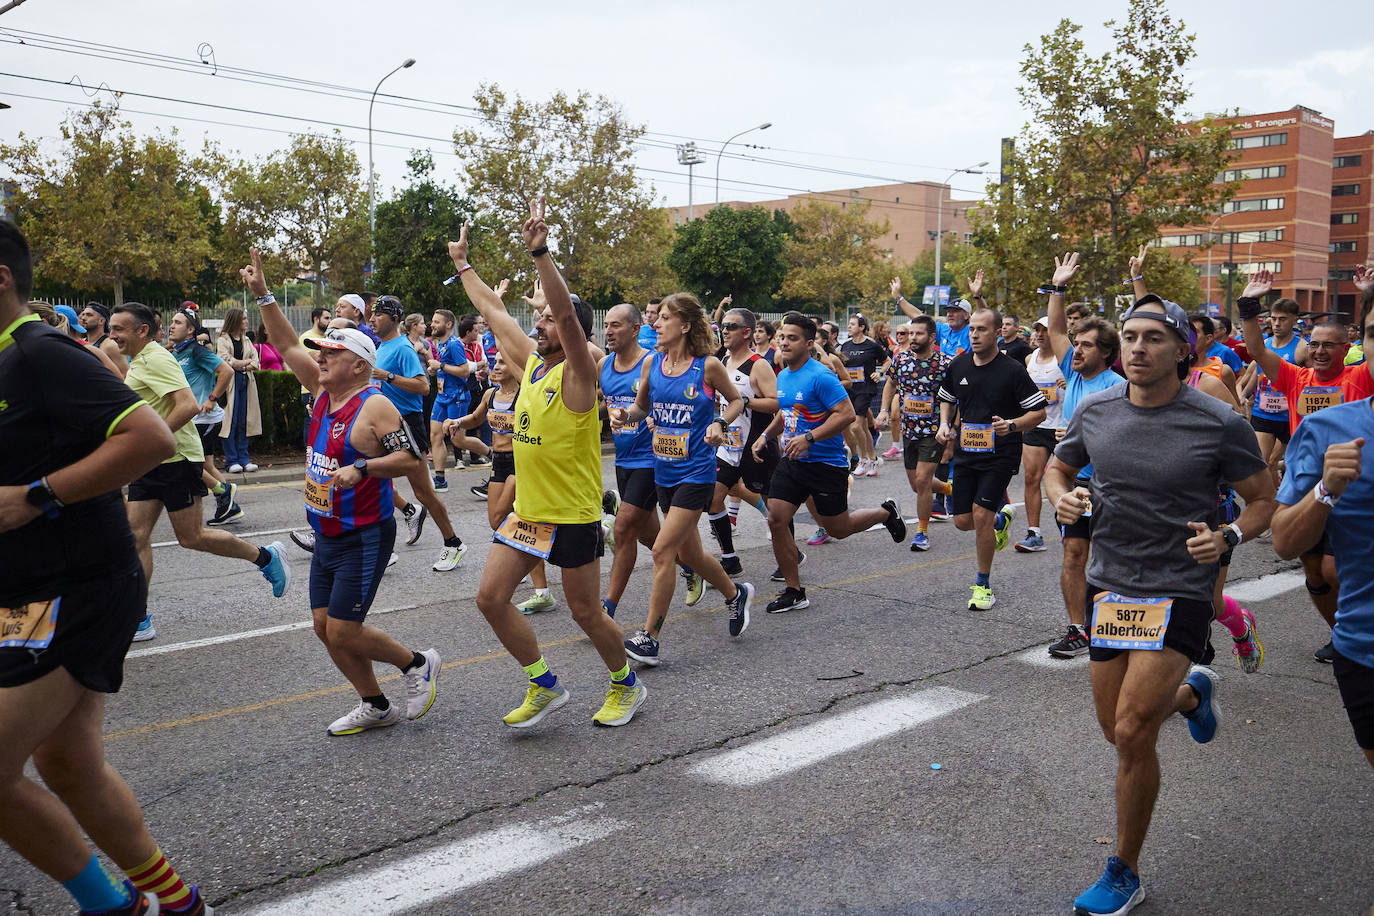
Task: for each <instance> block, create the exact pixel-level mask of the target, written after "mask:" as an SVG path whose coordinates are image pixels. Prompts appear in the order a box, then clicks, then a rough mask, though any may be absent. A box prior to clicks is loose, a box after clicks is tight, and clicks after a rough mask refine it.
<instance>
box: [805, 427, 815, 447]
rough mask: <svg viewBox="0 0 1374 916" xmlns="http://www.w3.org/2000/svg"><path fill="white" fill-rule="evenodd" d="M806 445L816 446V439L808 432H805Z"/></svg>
mask: <svg viewBox="0 0 1374 916" xmlns="http://www.w3.org/2000/svg"><path fill="white" fill-rule="evenodd" d="M806 444H807V445H815V444H816V437H815V436H814V435H812V433H811V431H810V430H807V432H806Z"/></svg>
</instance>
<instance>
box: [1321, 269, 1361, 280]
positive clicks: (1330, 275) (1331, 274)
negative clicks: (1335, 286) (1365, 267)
mask: <svg viewBox="0 0 1374 916" xmlns="http://www.w3.org/2000/svg"><path fill="white" fill-rule="evenodd" d="M1326 279H1328V280H1353V279H1355V271H1353V270H1330V271H1327V273H1326Z"/></svg>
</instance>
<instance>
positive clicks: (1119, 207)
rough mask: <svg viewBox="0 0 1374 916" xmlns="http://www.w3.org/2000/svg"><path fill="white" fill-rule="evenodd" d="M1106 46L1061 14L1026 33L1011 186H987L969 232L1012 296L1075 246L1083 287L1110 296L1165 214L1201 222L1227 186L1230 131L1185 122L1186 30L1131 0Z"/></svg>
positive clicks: (1178, 222)
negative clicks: (1089, 39)
mask: <svg viewBox="0 0 1374 916" xmlns="http://www.w3.org/2000/svg"><path fill="white" fill-rule="evenodd" d="M1106 25H1107V26H1108V27H1110V28H1111V29H1112V43H1111V48H1110V50H1108V51H1106V52H1104V53H1103V54H1101V55H1098V56H1095V57H1094V56H1090V55H1089V54H1088V53H1087V51H1086V49H1085V47H1084V44H1083V41H1082V39H1081V38H1080V37H1079V34H1078V33H1079V32H1080V31H1081V27H1080V26H1078V25H1076V24H1075V23H1073V22H1070V21H1069V20H1067V19H1065V20H1062V21H1061V22H1060V23H1059V26H1058V27H1057V28H1056V29H1055V30H1054V31H1053V32H1051V33H1050V34H1048V35H1044V36H1042V37H1041V39H1040V41H1039V43H1038V44H1037V45H1036V46H1031V45H1026V46H1025V49H1024V52H1025V53H1024V57H1023V60H1022V64H1021V76H1022V80H1023V83H1022V85H1021V87H1020V90H1019V94H1020V97H1021V102H1022V104H1023V106H1025V108H1026V109H1027V110H1028V112H1029V115H1030V121H1029V123H1028V124H1027V125H1026V126H1025V127H1024V128H1023V129H1022V131H1021V133H1020V135H1019V137H1018V138H1017V141H1016V146H1015V153H1014V155H1013V156H1012V157H1011V159H1010V161H1009V162H1007V163H1006V170H1007V171H1008V173H1009V174H1010V177H1011V187H1000V188H999V187H997V186H996V185H991V186H989V195H988V196H989V201H988V203H987V204H985V205H984V206H982V207H979V208H976V209H975V210H974V212H973V213H971V214H970V223H971V225H972V228H973V229H974V232H975V244H977V245H980V246H981V247H984V248H985V250H986V251H987V252H988V253H989V254H990V255H991V256H992V259H993V261H994V262H995V266H996V267H997V268H998V269H999V270H1000V271H1001V272H1004V273H1005V276H1006V284H1007V285H1008V286H1009V287H1010V288H1011V289H1012V290H1013V291H1015V294H1016V295H1018V296H1019V295H1022V294H1023V292H1022V291H1025V292H1026V293H1028V292H1029V291H1030V290H1033V289H1034V288H1035V286H1036V285H1037V284H1039V283H1041V282H1043V281H1044V279H1045V275H1046V271H1047V270H1048V269H1049V266H1048V265H1050V264H1052V263H1053V261H1052V260H1050V259H1051V258H1053V257H1054V255H1055V254H1056V253H1058V254H1062V253H1063V252H1065V251H1068V250H1071V249H1072V250H1077V251H1079V252H1080V254H1081V257H1082V263H1083V269H1082V272H1081V273H1080V275H1079V276H1080V277H1082V279H1083V281H1084V284H1085V286H1086V290H1085V291H1086V292H1087V293H1088V294H1089V295H1090V296H1091V297H1093V298H1094V299H1096V300H1098V301H1103V302H1107V303H1108V304H1109V305H1110V304H1111V303H1112V302H1113V301H1114V299H1115V296H1116V295H1117V294H1118V293H1119V292H1120V290H1121V285H1120V284H1121V281H1122V280H1124V279H1127V278H1126V277H1125V276H1124V274H1125V271H1126V264H1127V262H1128V260H1129V258H1130V256H1131V255H1133V254H1134V253H1135V252H1136V249H1137V248H1138V246H1139V245H1141V244H1143V243H1146V242H1150V241H1153V240H1154V239H1156V238H1158V237H1159V232H1160V227H1162V226H1188V225H1197V224H1200V223H1201V224H1205V223H1206V222H1207V221H1208V220H1210V219H1211V218H1212V217H1213V216H1214V215H1215V214H1216V213H1217V212H1219V210H1220V207H1221V205H1222V204H1223V203H1224V202H1225V201H1227V200H1229V199H1230V197H1231V196H1232V195H1233V194H1234V193H1235V188H1236V186H1237V185H1236V183H1235V182H1218V181H1217V180H1216V178H1217V175H1218V174H1219V173H1220V172H1221V171H1222V170H1223V169H1224V168H1225V167H1226V165H1227V163H1228V162H1229V161H1230V158H1231V155H1232V153H1231V150H1230V131H1229V129H1228V128H1227V127H1226V126H1225V125H1222V124H1220V123H1218V122H1216V121H1215V120H1213V119H1212V118H1204V119H1203V120H1201V121H1197V122H1190V119H1189V116H1188V115H1187V113H1186V112H1185V109H1184V106H1185V104H1186V103H1187V101H1188V98H1189V94H1190V89H1189V86H1188V83H1187V82H1186V80H1185V78H1184V70H1185V68H1186V66H1187V65H1188V63H1189V62H1190V61H1191V60H1192V59H1193V57H1194V56H1195V55H1196V53H1197V52H1196V49H1195V48H1194V40H1195V36H1193V35H1191V34H1189V33H1188V31H1187V29H1186V27H1185V25H1184V23H1183V22H1181V21H1178V20H1175V19H1174V18H1173V17H1171V16H1170V15H1169V14H1168V12H1167V11H1166V10H1165V9H1164V7H1163V5H1162V4H1161V3H1160V2H1159V0H1130V4H1129V8H1128V12H1127V15H1126V18H1125V21H1124V22H1122V23H1117V22H1116V21H1109V22H1107V23H1106Z"/></svg>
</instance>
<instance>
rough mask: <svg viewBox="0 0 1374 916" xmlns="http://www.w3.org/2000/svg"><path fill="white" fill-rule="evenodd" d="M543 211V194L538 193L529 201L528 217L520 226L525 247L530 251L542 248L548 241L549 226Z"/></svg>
mask: <svg viewBox="0 0 1374 916" xmlns="http://www.w3.org/2000/svg"><path fill="white" fill-rule="evenodd" d="M545 212H546V207H545V204H544V195H543V194H540V195H539V197H538V198H537V199H535V200H532V201H530V218H529V219H527V220H525V224H524V225H523V226H521V227H520V234H521V235H522V236H524V238H525V247H526V248H528V249H529V250H530V251H534V250H535V249H536V248H542V247H543V246H544V245H545V244H547V243H548V241H549V226H548V223H546V222H545V221H544V215H545Z"/></svg>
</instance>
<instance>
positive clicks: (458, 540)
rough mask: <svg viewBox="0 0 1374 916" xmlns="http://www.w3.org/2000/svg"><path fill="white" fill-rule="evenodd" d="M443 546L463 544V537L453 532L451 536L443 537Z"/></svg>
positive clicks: (460, 545) (459, 545)
mask: <svg viewBox="0 0 1374 916" xmlns="http://www.w3.org/2000/svg"><path fill="white" fill-rule="evenodd" d="M444 546H445V547H462V546H463V539H462V538H460V537H459V536H458V535H456V534H455V535H454V536H453V537H451V538H444Z"/></svg>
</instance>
